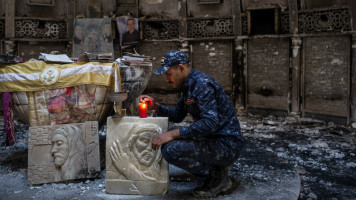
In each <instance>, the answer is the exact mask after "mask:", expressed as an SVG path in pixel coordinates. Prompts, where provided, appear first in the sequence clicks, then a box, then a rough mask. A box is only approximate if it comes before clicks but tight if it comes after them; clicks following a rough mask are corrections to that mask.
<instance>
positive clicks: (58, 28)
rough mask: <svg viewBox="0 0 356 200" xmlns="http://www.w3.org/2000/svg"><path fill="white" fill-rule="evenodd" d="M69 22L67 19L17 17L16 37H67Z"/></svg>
mask: <svg viewBox="0 0 356 200" xmlns="http://www.w3.org/2000/svg"><path fill="white" fill-rule="evenodd" d="M66 27H67V24H66V22H65V21H49V20H38V19H16V20H15V37H16V38H48V39H65V38H67V28H66Z"/></svg>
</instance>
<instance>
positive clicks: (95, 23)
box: [73, 18, 114, 57]
mask: <svg viewBox="0 0 356 200" xmlns="http://www.w3.org/2000/svg"><path fill="white" fill-rule="evenodd" d="M113 51H114V46H113V38H112V28H111V19H110V18H100V19H99V18H95V19H93V18H92V19H76V20H75V21H74V33H73V57H79V56H80V55H82V54H84V53H85V52H87V53H90V54H94V55H98V54H107V53H112V52H113Z"/></svg>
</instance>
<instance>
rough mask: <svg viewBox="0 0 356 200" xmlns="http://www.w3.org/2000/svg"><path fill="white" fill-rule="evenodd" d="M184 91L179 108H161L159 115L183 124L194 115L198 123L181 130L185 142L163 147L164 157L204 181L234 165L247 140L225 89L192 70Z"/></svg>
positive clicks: (181, 141) (172, 143)
mask: <svg viewBox="0 0 356 200" xmlns="http://www.w3.org/2000/svg"><path fill="white" fill-rule="evenodd" d="M180 90H181V92H182V93H183V96H182V97H181V98H180V99H179V100H178V103H177V105H176V107H175V108H169V107H166V106H163V105H160V107H159V109H158V112H157V115H158V116H167V117H168V118H169V121H172V122H181V121H182V120H183V119H184V118H185V117H186V116H187V114H188V113H190V114H191V115H192V116H193V118H194V123H192V124H191V125H189V126H187V127H181V128H179V133H180V135H181V138H179V139H175V140H172V141H170V142H168V143H166V144H164V145H162V147H161V151H162V155H163V157H164V158H165V159H166V160H167V162H168V163H171V164H173V165H176V166H178V167H180V168H182V169H184V170H187V171H189V172H191V173H193V174H195V175H198V176H203V177H204V176H208V175H209V174H210V173H211V172H212V171H213V170H217V169H222V168H226V167H228V166H230V165H232V164H233V163H234V162H235V161H236V160H237V158H238V156H239V153H240V150H241V149H242V146H243V137H242V134H241V131H240V124H239V121H238V119H237V116H236V111H235V108H234V106H233V105H232V103H231V101H230V99H229V98H228V96H227V95H226V93H225V91H224V90H223V88H222V87H221V85H220V84H219V83H218V82H217V81H216V80H215V79H213V78H212V77H210V76H208V75H206V74H204V73H202V72H199V71H197V70H194V69H191V71H190V72H189V75H188V77H187V78H186V79H185V81H184V83H183V85H182V86H181V88H180Z"/></svg>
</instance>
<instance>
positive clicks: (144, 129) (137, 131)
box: [106, 117, 169, 195]
mask: <svg viewBox="0 0 356 200" xmlns="http://www.w3.org/2000/svg"><path fill="white" fill-rule="evenodd" d="M167 129H168V118H166V117H148V118H139V117H116V118H115V117H108V119H107V136H106V192H107V193H113V194H142V195H158V194H165V193H167V191H168V184H169V175H168V164H167V162H166V161H165V160H164V159H163V158H162V155H161V151H160V150H157V151H155V150H153V149H152V146H151V143H152V140H153V138H154V137H155V136H156V135H158V134H161V133H165V132H166V131H167Z"/></svg>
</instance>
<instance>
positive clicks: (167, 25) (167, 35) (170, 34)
mask: <svg viewBox="0 0 356 200" xmlns="http://www.w3.org/2000/svg"><path fill="white" fill-rule="evenodd" d="M142 27H143V39H148V40H167V39H176V38H179V23H178V20H175V21H173V20H172V21H142Z"/></svg>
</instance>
